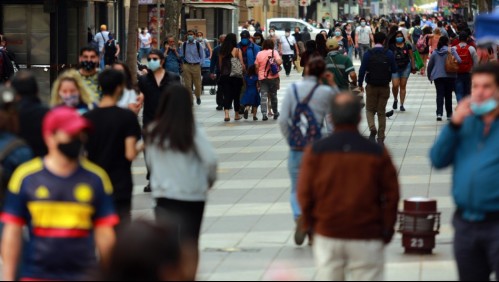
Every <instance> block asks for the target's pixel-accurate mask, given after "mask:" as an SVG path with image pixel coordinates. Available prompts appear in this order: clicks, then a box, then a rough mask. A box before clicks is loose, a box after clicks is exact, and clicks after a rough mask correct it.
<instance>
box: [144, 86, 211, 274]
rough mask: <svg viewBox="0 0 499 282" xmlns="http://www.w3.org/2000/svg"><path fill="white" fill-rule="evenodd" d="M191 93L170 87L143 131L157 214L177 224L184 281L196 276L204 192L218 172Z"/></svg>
mask: <svg viewBox="0 0 499 282" xmlns="http://www.w3.org/2000/svg"><path fill="white" fill-rule="evenodd" d="M191 97H192V94H191V93H190V90H189V89H186V88H185V87H183V86H182V85H173V86H171V87H169V88H168V89H167V90H166V91H165V93H164V96H163V97H162V99H161V102H160V103H159V108H158V112H157V113H158V114H157V116H156V117H155V119H154V122H153V123H152V124H150V126H149V127H148V128H147V134H146V155H147V158H146V160H147V162H148V163H149V167H150V168H151V185H152V191H153V197H154V199H155V201H156V208H155V215H156V220H157V222H158V224H162V225H165V224H169V223H173V224H174V225H175V226H176V230H177V234H179V240H180V242H179V243H180V246H181V248H182V257H183V259H184V261H185V262H186V267H185V269H182V271H183V272H184V273H185V275H186V280H187V281H195V280H196V272H197V267H198V261H199V236H200V231H201V223H202V220H203V213H204V209H205V205H206V200H207V193H208V190H209V189H210V188H211V187H213V184H214V183H215V181H216V178H217V157H216V154H215V150H214V149H213V147H212V146H211V145H210V142H209V141H208V138H207V136H206V133H205V132H204V130H203V129H202V128H201V126H200V124H198V123H196V122H195V119H194V114H193V108H192V98H191Z"/></svg>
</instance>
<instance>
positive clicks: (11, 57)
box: [0, 34, 20, 83]
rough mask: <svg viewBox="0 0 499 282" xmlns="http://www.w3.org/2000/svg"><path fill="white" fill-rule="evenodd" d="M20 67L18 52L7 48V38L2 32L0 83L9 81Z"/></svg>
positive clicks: (0, 40) (0, 37) (0, 43)
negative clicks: (17, 58)
mask: <svg viewBox="0 0 499 282" xmlns="http://www.w3.org/2000/svg"><path fill="white" fill-rule="evenodd" d="M19 69H20V68H19V65H18V64H17V63H16V54H15V53H14V52H12V51H11V50H10V49H7V38H5V36H4V35H3V34H0V70H1V72H0V83H2V82H6V81H8V80H9V79H10V78H11V77H12V76H13V75H14V74H15V73H16V72H18V71H19Z"/></svg>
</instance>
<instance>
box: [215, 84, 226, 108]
mask: <svg viewBox="0 0 499 282" xmlns="http://www.w3.org/2000/svg"><path fill="white" fill-rule="evenodd" d="M216 100H217V106H219V107H223V105H224V93H223V91H222V86H221V84H220V78H219V79H218V81H217V96H216Z"/></svg>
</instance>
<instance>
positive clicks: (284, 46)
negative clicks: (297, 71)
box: [279, 28, 299, 77]
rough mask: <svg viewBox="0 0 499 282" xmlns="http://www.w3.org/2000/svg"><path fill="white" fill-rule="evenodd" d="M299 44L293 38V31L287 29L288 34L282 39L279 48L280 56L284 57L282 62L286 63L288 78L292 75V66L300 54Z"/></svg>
mask: <svg viewBox="0 0 499 282" xmlns="http://www.w3.org/2000/svg"><path fill="white" fill-rule="evenodd" d="M298 53H299V51H298V44H296V40H295V38H294V37H293V36H291V29H289V28H286V33H285V34H284V36H283V37H281V45H280V46H279V54H281V55H282V61H283V62H284V69H285V70H286V76H288V77H289V75H290V74H291V66H292V65H293V62H294V61H295V60H296V54H298Z"/></svg>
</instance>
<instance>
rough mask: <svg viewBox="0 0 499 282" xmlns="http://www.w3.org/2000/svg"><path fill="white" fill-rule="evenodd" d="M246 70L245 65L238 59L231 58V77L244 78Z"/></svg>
mask: <svg viewBox="0 0 499 282" xmlns="http://www.w3.org/2000/svg"><path fill="white" fill-rule="evenodd" d="M237 54H239V49H237ZM243 75H244V68H243V64H241V61H240V60H239V58H237V57H232V58H230V75H229V76H230V77H238V78H243Z"/></svg>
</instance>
